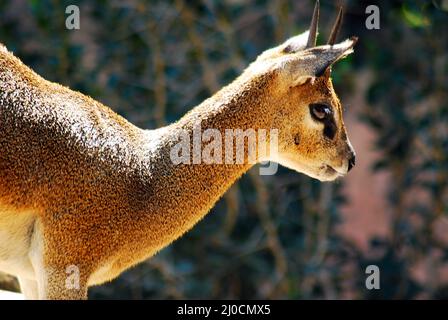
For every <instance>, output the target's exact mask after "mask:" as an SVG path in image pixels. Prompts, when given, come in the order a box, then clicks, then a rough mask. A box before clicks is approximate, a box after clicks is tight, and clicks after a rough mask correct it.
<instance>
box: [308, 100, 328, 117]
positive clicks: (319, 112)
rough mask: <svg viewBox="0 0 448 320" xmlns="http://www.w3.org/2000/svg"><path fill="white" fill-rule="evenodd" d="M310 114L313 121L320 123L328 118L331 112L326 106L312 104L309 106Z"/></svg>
mask: <svg viewBox="0 0 448 320" xmlns="http://www.w3.org/2000/svg"><path fill="white" fill-rule="evenodd" d="M310 113H311V116H312V117H313V118H314V119H315V120H319V121H321V120H324V119H325V118H327V117H329V116H330V115H331V113H332V110H331V108H330V107H329V106H328V105H326V104H322V103H312V104H310Z"/></svg>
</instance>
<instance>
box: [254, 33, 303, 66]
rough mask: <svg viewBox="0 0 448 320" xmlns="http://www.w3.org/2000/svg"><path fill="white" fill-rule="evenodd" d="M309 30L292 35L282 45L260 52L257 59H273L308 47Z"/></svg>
mask: <svg viewBox="0 0 448 320" xmlns="http://www.w3.org/2000/svg"><path fill="white" fill-rule="evenodd" d="M308 35H309V31H305V32H303V33H301V34H299V35H297V36H294V37H291V38H289V39H288V40H286V41H285V42H283V43H282V44H281V45H279V46H277V47H274V48H271V49H268V50H266V51H264V52H263V53H262V54H260V55H259V56H258V58H257V61H262V60H267V59H273V58H277V57H280V56H282V55H285V54H288V53H296V52H299V51H302V50H303V49H305V47H306V43H307V41H308Z"/></svg>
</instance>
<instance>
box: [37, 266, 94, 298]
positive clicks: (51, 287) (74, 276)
mask: <svg viewBox="0 0 448 320" xmlns="http://www.w3.org/2000/svg"><path fill="white" fill-rule="evenodd" d="M37 284H38V295H39V299H41V300H86V299H87V277H85V276H82V275H81V274H80V273H78V267H76V266H75V265H68V266H67V267H60V266H51V265H47V266H45V267H44V268H43V270H39V272H38V281H37Z"/></svg>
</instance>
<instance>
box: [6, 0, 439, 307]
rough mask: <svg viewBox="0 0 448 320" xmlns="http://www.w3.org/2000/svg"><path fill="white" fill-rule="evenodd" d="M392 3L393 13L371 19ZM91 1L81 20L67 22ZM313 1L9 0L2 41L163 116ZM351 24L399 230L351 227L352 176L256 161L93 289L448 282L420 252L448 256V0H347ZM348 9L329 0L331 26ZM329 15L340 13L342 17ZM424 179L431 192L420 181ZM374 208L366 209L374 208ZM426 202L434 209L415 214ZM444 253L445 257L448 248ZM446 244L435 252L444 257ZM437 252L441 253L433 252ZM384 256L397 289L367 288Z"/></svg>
mask: <svg viewBox="0 0 448 320" xmlns="http://www.w3.org/2000/svg"><path fill="white" fill-rule="evenodd" d="M375 3H376V4H377V5H378V6H379V7H380V10H381V29H380V30H367V29H366V28H365V25H364V21H365V18H366V14H365V8H366V6H367V5H370V4H375ZM70 4H77V5H78V6H79V7H80V10H81V29H80V30H77V31H76V30H67V29H66V28H65V18H66V15H65V7H66V6H68V5H70ZM312 6H313V2H312V1H292V0H291V1H288V0H279V1H267V0H248V1H242V0H225V1H215V0H203V1H195V2H190V1H189V2H184V1H182V0H176V1H139V0H131V1H118V0H117V1H112V0H111V1H106V0H100V1H94V2H93V1H57V0H41V1H35V0H30V1H24V0H21V1H1V2H0V41H1V42H3V43H4V44H5V45H6V46H7V47H8V49H9V50H11V51H13V52H14V53H15V54H16V55H17V56H18V57H20V58H21V59H22V60H23V61H24V62H25V63H26V64H27V65H29V66H30V67H32V68H33V69H34V70H35V71H36V72H37V73H39V74H41V75H42V76H44V77H45V78H47V79H48V80H51V81H57V82H60V83H62V84H65V85H67V86H69V87H71V88H72V89H75V90H79V91H81V92H83V93H85V94H88V95H90V96H92V97H94V98H95V99H97V100H99V101H101V102H103V103H105V104H107V105H109V106H111V108H113V109H114V110H115V111H116V112H118V113H120V114H122V115H123V116H125V117H126V118H127V119H129V120H130V121H131V122H133V123H135V124H136V125H138V126H141V127H145V128H155V127H158V126H162V125H164V124H166V123H169V122H172V121H175V120H176V119H178V118H179V117H181V116H182V115H183V114H184V113H185V112H186V111H187V110H189V109H190V108H192V107H193V106H195V105H196V104H198V103H199V102H201V101H202V100H203V99H205V98H207V97H208V96H210V95H211V94H213V93H214V92H216V91H217V90H218V89H219V88H220V87H222V86H223V85H225V84H227V83H229V82H231V81H232V80H233V79H234V78H235V77H236V76H237V75H238V74H239V73H240V72H241V71H242V70H243V69H244V68H245V66H246V65H247V64H248V63H249V62H250V61H252V60H253V59H254V58H255V57H256V56H257V54H259V53H261V52H262V51H263V50H264V49H267V48H269V47H272V46H274V45H276V44H278V43H280V42H281V41H283V40H285V39H286V38H288V37H289V36H292V35H295V34H297V33H299V32H302V31H303V30H305V29H306V28H307V25H308V22H309V17H310V15H311V12H312ZM345 6H346V16H345V22H344V26H343V32H342V36H344V37H345V36H350V35H357V36H359V37H360V39H361V40H360V42H359V43H358V45H357V48H356V54H355V55H353V56H351V57H350V58H349V59H346V60H344V61H341V62H340V63H338V64H337V66H335V68H334V71H333V79H334V82H335V86H336V89H337V92H338V93H339V95H340V96H341V97H342V100H344V98H346V97H349V96H350V95H352V94H354V93H355V91H356V90H357V77H358V74H359V73H361V72H368V74H369V75H370V77H369V80H368V81H369V83H368V85H367V87H368V90H367V93H366V95H365V103H364V106H365V107H363V108H362V109H360V110H359V112H358V116H359V118H360V119H362V121H364V122H365V123H367V124H368V126H369V127H370V128H371V129H372V130H373V131H374V132H375V134H376V137H377V138H376V139H377V140H376V147H377V149H378V151H379V152H380V153H381V154H382V157H381V159H380V161H378V162H377V163H375V165H374V167H372V168H371V170H373V171H375V172H377V171H379V170H382V171H387V172H388V173H389V174H390V176H391V179H390V181H391V182H392V184H391V185H390V186H388V190H387V194H388V203H389V205H390V208H391V212H392V217H391V228H392V232H391V233H392V237H391V238H390V239H386V238H384V239H383V238H375V239H371V247H370V249H369V250H372V251H375V252H376V251H378V250H379V252H380V254H379V255H373V256H374V257H372V255H368V254H367V255H366V253H365V252H363V251H361V250H360V249H359V247H358V246H356V244H355V243H353V242H351V241H349V240H347V239H345V238H344V237H343V236H341V234H340V233H338V232H336V228H337V226H338V225H340V224H341V222H342V221H341V214H340V208H341V206H343V205H344V204H345V203H347V202H350V199H348V198H346V197H345V196H344V194H343V192H342V189H343V188H342V187H343V182H338V183H335V184H323V183H320V182H317V181H315V180H312V179H310V178H308V177H305V176H303V175H299V174H297V173H293V172H291V171H289V170H286V169H284V168H281V169H280V171H279V173H278V174H277V175H275V176H273V177H260V176H258V174H257V173H254V172H253V171H251V172H250V173H249V174H247V175H246V176H245V177H243V178H242V179H241V180H240V181H239V182H238V184H237V185H235V186H234V187H232V188H231V189H230V190H229V192H228V193H227V194H226V195H225V197H224V198H223V199H222V200H221V201H220V202H219V203H218V204H217V206H216V207H215V208H214V209H213V210H212V212H211V213H210V214H209V215H208V216H207V217H206V218H205V219H204V221H202V222H201V223H199V224H198V225H197V226H196V227H195V228H194V229H193V230H192V231H191V232H189V233H188V234H186V235H185V236H184V237H183V238H182V239H181V240H178V241H177V242H175V243H174V244H173V245H171V246H170V247H168V248H166V249H164V250H163V251H162V252H160V253H159V254H158V255H157V256H155V257H154V258H152V259H150V260H148V261H147V262H145V263H143V264H141V265H139V266H137V267H135V268H133V269H132V270H129V271H128V272H126V273H124V274H123V275H122V276H121V277H120V278H118V279H117V280H115V281H113V282H112V283H110V284H107V285H105V286H101V287H97V288H94V289H92V290H91V297H93V298H291V299H298V298H300V299H302V298H304V299H322V298H343V297H347V296H350V297H354V298H383V299H389V298H406V299H408V298H416V297H419V296H421V295H422V294H424V296H425V297H430V298H443V297H444V298H448V288H447V287H446V286H443V285H441V284H439V283H438V282H437V281H429V280H428V281H427V282H425V283H424V284H423V285H422V284H421V283H417V282H416V281H415V279H414V278H413V277H412V276H411V272H410V270H411V268H412V267H413V266H414V265H415V264H416V263H417V262H419V261H423V260H424V259H426V258H427V257H432V256H434V255H441V256H442V258H440V259H439V260H437V261H438V263H439V264H440V263H445V262H447V261H448V254H447V250H446V249H447V246H446V243H443V242H440V241H438V240H437V239H436V238H435V237H434V236H433V230H432V226H433V224H434V221H436V220H437V219H438V218H439V217H441V216H443V215H446V214H447V211H448V209H447V203H448V201H447V200H448V199H447V198H448V194H447V192H448V191H447V181H448V159H447V157H448V152H447V151H448V127H447V123H448V105H447V104H448V97H447V92H448V90H447V89H448V88H447V87H448V79H447V71H448V59H447V46H448V41H447V40H448V35H447V32H446V30H448V28H447V21H448V20H447V18H448V13H447V2H446V1H396V0H395V1H387V2H386V1H384V2H381V3H378V2H377V1H366V0H362V1H351V0H350V1H346V2H345ZM335 13H336V6H335V4H334V3H333V2H332V1H321V28H322V29H321V36H320V38H321V39H320V40H321V42H322V41H323V39H324V36H326V35H328V31H329V30H328V29H329V28H330V23H329V22H328V21H332V20H333V18H334V15H335ZM327 22H328V23H327ZM415 194H423V195H424V196H423V197H416V196H414V195H415ZM359 214H362V212H359ZM416 218H418V219H419V223H418V224H416V223H414V220H415V219H416ZM433 260H434V259H433ZM433 260H431V261H433ZM424 261H426V260H424ZM369 264H376V265H378V266H379V267H380V269H381V270H382V274H381V276H382V279H381V284H382V290H377V291H368V290H366V289H365V286H364V280H365V274H364V270H365V267H366V266H367V265H369Z"/></svg>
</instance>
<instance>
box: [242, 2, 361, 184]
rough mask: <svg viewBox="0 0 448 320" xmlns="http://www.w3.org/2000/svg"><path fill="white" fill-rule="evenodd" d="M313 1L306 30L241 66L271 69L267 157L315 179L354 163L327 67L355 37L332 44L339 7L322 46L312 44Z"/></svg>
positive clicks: (347, 50)
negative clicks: (273, 145) (273, 132)
mask: <svg viewBox="0 0 448 320" xmlns="http://www.w3.org/2000/svg"><path fill="white" fill-rule="evenodd" d="M318 18H319V3H318V1H317V2H316V6H315V8H314V14H313V18H312V21H311V26H310V29H309V30H308V31H306V32H304V33H303V34H300V35H298V36H295V37H292V38H290V39H289V40H287V41H286V42H285V43H283V44H282V45H280V46H278V47H275V48H272V49H269V50H266V51H265V52H263V53H262V54H261V55H260V56H258V58H257V60H255V62H253V63H252V64H251V65H250V66H249V68H248V69H247V71H248V72H249V73H251V74H252V75H256V74H260V73H267V72H268V73H269V72H271V73H272V74H275V77H274V80H273V84H272V85H271V87H272V88H271V90H270V94H271V96H272V97H273V99H272V100H271V102H270V103H269V104H270V107H271V109H272V110H273V120H272V127H273V128H278V130H279V131H278V152H277V154H276V155H271V156H270V157H269V158H270V159H269V160H273V161H276V162H278V163H280V164H282V165H284V166H286V167H288V168H291V169H293V170H296V171H299V172H302V173H304V174H306V175H308V176H311V177H313V178H316V179H319V180H321V181H328V180H334V179H336V178H337V177H340V176H343V175H345V174H346V173H347V172H348V171H349V170H350V169H351V168H352V167H353V166H354V165H355V151H354V150H353V147H352V146H351V144H350V141H349V139H348V136H347V132H346V128H345V126H344V121H343V118H342V106H341V103H340V101H339V99H338V97H337V95H336V93H335V91H334V89H333V86H332V82H331V66H332V65H333V64H334V63H335V62H336V61H338V60H340V59H342V58H344V57H346V56H347V55H348V54H350V53H352V52H353V46H354V45H355V43H356V41H357V38H355V37H352V38H351V39H347V40H345V41H343V42H340V43H335V40H336V36H337V34H338V32H339V29H340V26H341V21H342V8H341V9H340V10H339V13H338V16H337V18H336V22H335V24H334V26H333V29H332V31H331V34H330V37H329V40H328V42H327V44H326V45H321V46H316V36H317V25H318Z"/></svg>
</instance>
